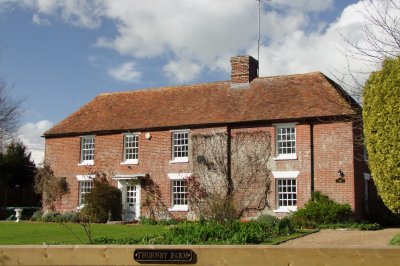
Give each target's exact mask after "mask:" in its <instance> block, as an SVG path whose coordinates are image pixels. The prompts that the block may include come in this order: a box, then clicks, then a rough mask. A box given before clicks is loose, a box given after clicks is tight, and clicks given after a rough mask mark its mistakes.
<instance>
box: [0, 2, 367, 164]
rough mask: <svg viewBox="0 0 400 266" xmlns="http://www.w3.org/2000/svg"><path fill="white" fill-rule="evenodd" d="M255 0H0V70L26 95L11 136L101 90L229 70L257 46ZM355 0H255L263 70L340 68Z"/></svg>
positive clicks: (27, 132)
mask: <svg viewBox="0 0 400 266" xmlns="http://www.w3.org/2000/svg"><path fill="white" fill-rule="evenodd" d="M257 7H258V3H257V2H256V0H229V1H228V0H220V1H215V0H190V1H189V0H171V1H162V0H135V1H132V0H118V1H111V0H90V1H89V0H88V1H78V0H70V1H57V0H23V1H22V0H21V1H14V0H0V47H1V48H2V49H1V57H0V76H1V77H2V78H3V79H4V80H5V81H6V82H7V83H8V84H9V85H10V90H11V92H12V95H13V96H14V97H16V98H18V97H25V98H26V100H25V102H24V103H23V108H24V110H25V113H24V115H23V117H22V120H21V128H20V130H19V132H18V135H19V137H20V138H21V139H22V140H23V141H24V142H25V143H26V144H27V145H28V147H30V148H31V151H32V154H33V155H34V156H35V160H37V161H39V160H40V158H41V156H42V150H43V140H42V139H41V138H40V135H41V134H43V132H44V131H45V130H46V129H48V128H49V127H50V126H52V125H54V124H56V123H58V122H59V121H61V120H62V119H63V118H65V117H66V116H68V115H69V114H71V113H72V112H74V111H75V110H77V109H78V108H79V107H80V106H82V105H83V104H85V103H86V102H88V101H90V100H91V99H93V98H94V97H95V96H96V95H97V94H99V93H102V92H113V91H124V90H134V89H141V88H154V87H160V86H168V85H176V84H188V83H197V82H208V81H216V80H227V79H229V78H230V69H229V67H230V66H229V57H230V56H233V55H238V54H250V55H253V56H254V57H256V55H257V46H256V44H257ZM360 8H362V4H361V3H359V2H358V1H355V0H347V1H346V0H340V1H333V0H297V1H293V0H272V1H271V2H269V1H266V0H265V1H264V2H263V14H262V18H261V20H262V25H261V28H262V36H263V40H262V46H261V50H260V59H261V60H260V61H261V63H260V72H261V76H268V75H284V74H291V73H302V72H309V71H316V70H320V71H323V72H324V73H326V74H328V75H331V73H334V71H335V69H340V68H343V67H344V65H345V64H346V62H345V59H344V58H343V56H342V55H341V53H340V52H339V49H338V48H339V47H341V45H342V41H341V40H340V34H344V35H346V36H350V37H351V38H355V39H354V40H355V41H357V40H358V39H357V38H361V36H360V32H361V30H362V25H363V23H364V22H365V21H364V20H363V18H362V16H361V15H360V14H359V10H360Z"/></svg>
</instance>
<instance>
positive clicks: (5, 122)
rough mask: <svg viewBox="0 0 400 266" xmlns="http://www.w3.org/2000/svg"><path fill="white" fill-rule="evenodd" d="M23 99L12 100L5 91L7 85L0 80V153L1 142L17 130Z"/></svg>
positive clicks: (0, 148)
mask: <svg viewBox="0 0 400 266" xmlns="http://www.w3.org/2000/svg"><path fill="white" fill-rule="evenodd" d="M22 102H23V99H18V100H15V99H13V98H12V97H11V96H10V94H9V92H8V91H7V83H6V82H4V81H3V80H0V151H1V150H2V147H3V141H4V140H6V139H8V138H9V137H10V136H11V134H12V133H14V132H15V130H16V129H17V125H18V122H19V119H20V116H21V114H22V110H21V108H20V107H21V104H22Z"/></svg>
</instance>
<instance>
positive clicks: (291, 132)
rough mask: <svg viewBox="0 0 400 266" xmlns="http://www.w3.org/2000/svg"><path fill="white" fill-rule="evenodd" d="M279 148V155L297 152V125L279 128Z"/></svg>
mask: <svg viewBox="0 0 400 266" xmlns="http://www.w3.org/2000/svg"><path fill="white" fill-rule="evenodd" d="M277 150H278V155H279V154H295V153H296V128H295V127H288V128H278V129H277Z"/></svg>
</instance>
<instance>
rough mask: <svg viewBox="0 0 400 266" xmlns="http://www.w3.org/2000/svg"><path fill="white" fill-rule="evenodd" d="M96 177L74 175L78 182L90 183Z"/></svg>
mask: <svg viewBox="0 0 400 266" xmlns="http://www.w3.org/2000/svg"><path fill="white" fill-rule="evenodd" d="M95 177H96V175H76V179H77V180H78V181H91V180H93V178H95Z"/></svg>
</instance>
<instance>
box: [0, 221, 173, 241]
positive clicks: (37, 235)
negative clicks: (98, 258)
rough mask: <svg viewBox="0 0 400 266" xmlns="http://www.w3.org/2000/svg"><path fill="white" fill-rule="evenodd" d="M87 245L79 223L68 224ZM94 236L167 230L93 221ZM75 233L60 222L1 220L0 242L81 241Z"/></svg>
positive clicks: (135, 234)
mask: <svg viewBox="0 0 400 266" xmlns="http://www.w3.org/2000/svg"><path fill="white" fill-rule="evenodd" d="M67 226H68V227H69V228H71V230H72V231H73V232H74V234H76V235H77V236H78V237H79V238H80V239H81V240H82V242H83V243H84V244H87V243H88V239H87V237H86V235H85V233H84V230H83V227H82V226H81V225H79V224H67ZM91 228H92V234H93V238H94V237H101V236H110V237H111V236H114V237H132V236H141V235H145V234H157V233H159V232H161V231H163V230H165V228H166V226H162V225H137V224H135V225H108V224H92V225H91ZM74 234H73V233H71V232H70V231H69V230H68V229H66V228H65V227H63V226H62V225H61V224H58V223H37V222H21V223H15V222H0V244H1V245H14V244H15V245H29V244H33V245H42V244H43V243H46V244H51V243H62V244H82V243H81V242H80V241H79V240H78V239H77V238H76V237H75V236H74Z"/></svg>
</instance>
